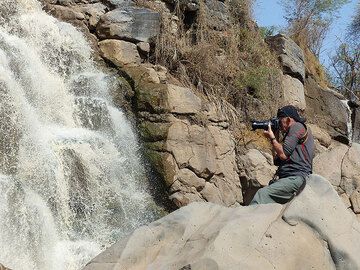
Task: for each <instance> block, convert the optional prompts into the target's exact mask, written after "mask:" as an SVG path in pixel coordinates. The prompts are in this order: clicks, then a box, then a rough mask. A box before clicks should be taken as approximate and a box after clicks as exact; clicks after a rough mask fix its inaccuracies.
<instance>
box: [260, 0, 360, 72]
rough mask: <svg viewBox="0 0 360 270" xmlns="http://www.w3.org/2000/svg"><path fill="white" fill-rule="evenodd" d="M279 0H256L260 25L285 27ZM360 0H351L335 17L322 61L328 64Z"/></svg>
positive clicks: (326, 40) (324, 46)
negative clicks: (337, 16) (336, 17)
mask: <svg viewBox="0 0 360 270" xmlns="http://www.w3.org/2000/svg"><path fill="white" fill-rule="evenodd" d="M278 2H279V0H256V2H255V5H254V16H255V20H256V21H257V23H258V25H259V26H273V25H274V26H278V27H280V28H281V27H284V26H285V24H286V21H285V19H284V18H283V10H282V7H281V6H280V5H279V3H278ZM359 2H360V0H351V1H350V2H349V3H348V4H346V5H344V6H343V7H342V8H341V9H340V10H339V18H338V19H335V21H334V22H333V24H332V25H331V29H330V32H329V34H328V36H327V38H326V39H325V41H324V45H323V49H322V52H321V53H320V62H321V63H322V64H323V65H325V66H328V63H329V55H331V54H332V53H333V52H334V50H335V48H336V47H337V45H338V38H340V39H341V38H342V37H343V35H344V33H345V32H346V28H347V26H348V24H349V22H350V21H351V18H352V16H354V13H355V10H356V5H357V3H359Z"/></svg>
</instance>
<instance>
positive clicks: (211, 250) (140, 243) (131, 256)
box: [84, 175, 360, 270]
mask: <svg viewBox="0 0 360 270" xmlns="http://www.w3.org/2000/svg"><path fill="white" fill-rule="evenodd" d="M359 251H360V228H359V223H358V221H357V218H356V216H355V215H354V214H352V213H350V212H349V211H348V210H347V209H346V207H345V205H344V204H343V202H342V201H341V199H340V198H339V197H338V195H337V194H336V192H335V190H334V189H333V188H332V187H331V185H330V184H329V182H328V181H327V180H326V179H324V178H322V177H320V176H317V175H312V176H311V177H310V178H309V179H308V184H307V186H306V187H305V189H304V191H303V192H302V193H301V194H300V195H299V196H298V197H296V198H295V199H294V200H293V201H292V202H291V203H290V204H287V205H285V206H284V205H280V204H265V205H257V206H248V207H237V208H226V207H221V206H219V205H215V204H211V203H192V204H190V205H188V206H186V207H183V208H181V209H179V210H177V211H175V212H173V213H171V214H169V215H168V216H166V217H164V218H162V219H160V220H158V221H155V222H153V223H151V224H149V225H147V226H143V227H141V228H139V229H137V230H135V231H134V233H133V234H132V235H130V236H129V237H128V238H127V239H124V240H121V241H119V242H118V243H116V244H115V245H114V246H113V247H110V249H109V250H108V251H105V252H103V253H102V254H100V255H99V256H98V257H96V258H95V259H94V260H93V261H91V262H90V263H89V264H88V265H87V266H86V267H85V268H84V270H95V269H96V270H97V269H113V270H117V269H121V270H142V269H144V270H145V269H167V270H179V269H206V270H208V269H218V270H237V269H246V270H255V269H256V270H258V269H279V270H288V269H292V270H303V269H316V270H335V269H360V268H359V267H360V258H359V256H358V254H359ZM102 266H104V268H101V267H102ZM106 267H109V268H106Z"/></svg>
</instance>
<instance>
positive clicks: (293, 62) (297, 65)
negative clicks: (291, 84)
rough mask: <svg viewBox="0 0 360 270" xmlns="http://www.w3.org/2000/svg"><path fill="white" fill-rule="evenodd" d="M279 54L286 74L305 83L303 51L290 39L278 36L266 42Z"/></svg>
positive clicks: (271, 37)
mask: <svg viewBox="0 0 360 270" xmlns="http://www.w3.org/2000/svg"><path fill="white" fill-rule="evenodd" d="M265 41H266V42H267V43H268V44H269V46H270V47H271V48H272V49H273V50H274V51H275V52H276V53H277V54H278V56H279V59H280V62H281V64H282V66H283V70H284V73H285V74H289V75H290V76H292V77H294V78H298V79H299V80H300V81H301V82H304V81H305V57H304V53H303V50H302V49H301V48H300V47H299V46H298V45H297V44H296V43H295V42H294V41H293V40H292V39H290V38H289V37H287V36H285V35H283V34H278V35H276V36H270V37H267V38H266V40H265Z"/></svg>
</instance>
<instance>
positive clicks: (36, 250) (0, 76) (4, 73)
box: [0, 0, 156, 270]
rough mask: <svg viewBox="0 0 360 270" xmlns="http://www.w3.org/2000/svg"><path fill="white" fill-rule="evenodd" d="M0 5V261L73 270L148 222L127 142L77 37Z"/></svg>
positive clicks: (149, 211)
mask: <svg viewBox="0 0 360 270" xmlns="http://www.w3.org/2000/svg"><path fill="white" fill-rule="evenodd" d="M0 2H1V6H0V262H1V263H3V264H4V265H6V266H7V267H10V268H13V269H15V270H21V269H26V270H27V269H37V270H43V269H44V270H45V269H46V270H57V269H59V270H60V269H61V270H64V269H69V270H70V269H71V270H72V269H80V268H81V267H82V266H83V265H84V264H86V263H87V262H88V261H89V260H90V259H92V258H93V257H94V256H96V255H97V254H98V253H99V252H101V251H102V250H103V249H104V248H105V247H107V246H108V245H110V244H111V243H113V242H114V241H115V240H116V239H119V238H120V237H121V236H124V235H126V234H127V233H129V232H130V231H131V230H133V229H134V228H136V227H137V226H139V225H140V224H143V223H146V222H149V221H151V220H153V219H154V218H155V216H156V211H155V210H153V209H154V208H155V204H154V202H153V201H152V199H151V196H150V195H149V194H148V192H147V187H146V177H145V173H144V168H143V165H142V164H141V159H140V158H139V155H138V152H139V151H138V144H137V142H136V137H135V135H134V133H133V131H132V128H131V126H130V124H129V123H128V122H127V121H126V119H125V117H124V114H123V113H122V112H121V111H120V110H119V109H117V108H115V107H114V106H113V105H112V102H111V98H110V96H109V85H110V82H111V81H112V80H113V78H112V77H111V76H110V75H107V74H105V73H103V72H102V71H100V70H99V69H98V68H97V67H96V66H95V65H94V63H93V61H92V59H91V49H90V47H89V45H88V44H87V42H86V40H85V39H84V37H83V35H82V34H81V33H80V32H78V31H77V30H76V29H75V28H74V27H73V26H71V25H70V24H67V23H64V22H60V21H58V20H56V19H55V18H53V17H51V16H48V15H47V14H46V13H45V12H43V11H42V9H41V5H40V3H39V2H37V0H0Z"/></svg>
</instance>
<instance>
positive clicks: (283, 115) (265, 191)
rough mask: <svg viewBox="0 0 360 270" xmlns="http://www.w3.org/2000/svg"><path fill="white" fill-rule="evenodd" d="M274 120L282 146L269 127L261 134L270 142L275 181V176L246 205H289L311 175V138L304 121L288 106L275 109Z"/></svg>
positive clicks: (312, 154) (312, 148)
mask: <svg viewBox="0 0 360 270" xmlns="http://www.w3.org/2000/svg"><path fill="white" fill-rule="evenodd" d="M277 117H278V118H279V122H280V129H281V131H282V132H283V133H284V134H285V135H284V139H283V143H282V144H281V143H280V142H279V141H278V136H277V137H275V135H274V133H273V131H272V129H271V126H270V125H269V128H268V130H267V131H264V134H265V136H266V137H267V138H268V139H269V140H270V141H271V144H272V147H273V153H274V164H275V165H276V166H278V169H277V171H276V176H277V177H278V178H279V179H277V180H275V177H276V176H275V177H274V179H273V180H272V181H270V183H269V185H268V186H266V187H263V188H261V189H259V190H258V191H257V193H256V194H255V196H254V198H253V200H252V201H251V203H250V205H253V204H265V203H281V204H284V203H286V202H288V201H290V200H291V199H292V198H293V197H294V196H295V195H296V194H299V192H301V190H302V189H303V188H304V187H305V183H306V182H305V178H306V177H307V176H308V175H309V174H311V173H312V161H313V157H314V138H313V136H312V133H311V131H310V129H308V128H307V126H306V125H305V119H304V118H302V117H301V116H300V115H299V113H298V111H297V110H296V108H295V107H294V106H291V105H289V106H285V107H283V108H281V109H279V110H278V112H277Z"/></svg>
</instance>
